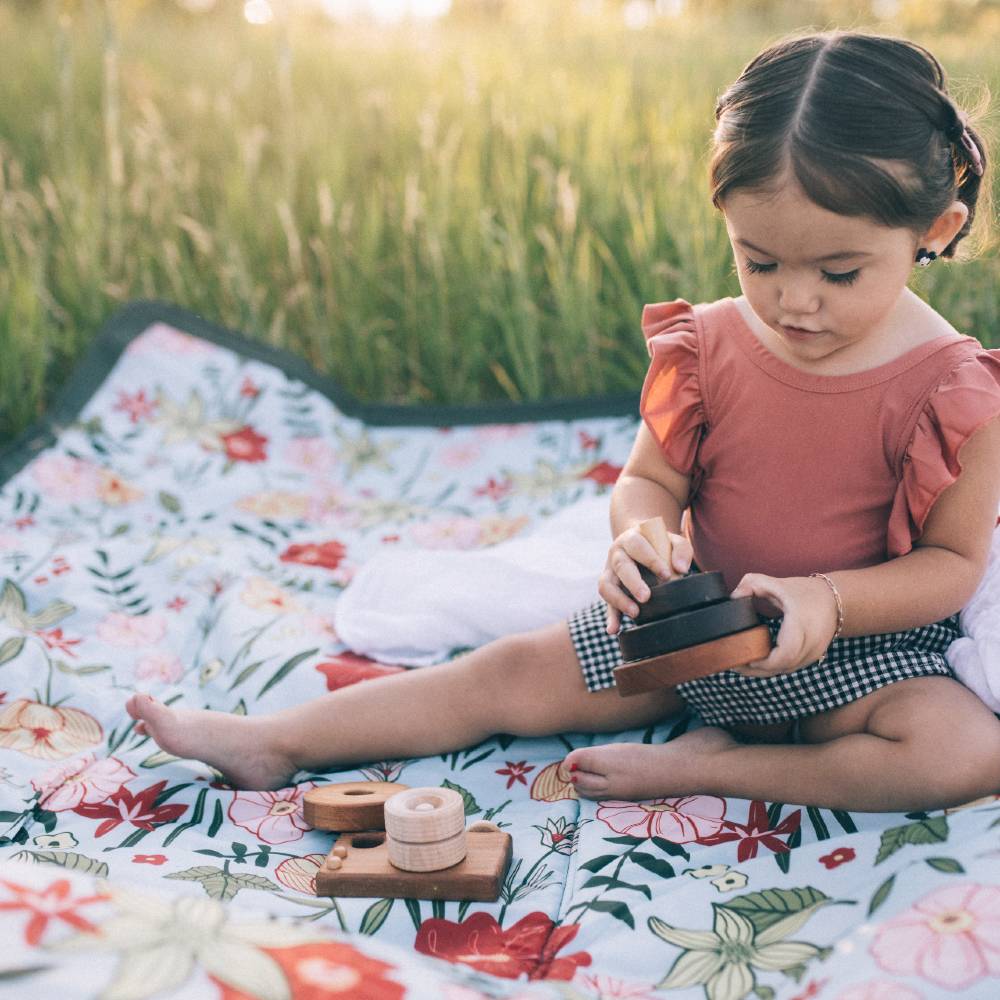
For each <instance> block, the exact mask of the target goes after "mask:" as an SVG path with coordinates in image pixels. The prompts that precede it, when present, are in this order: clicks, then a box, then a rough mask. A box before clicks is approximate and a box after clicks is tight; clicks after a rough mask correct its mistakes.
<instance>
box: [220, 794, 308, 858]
mask: <svg viewBox="0 0 1000 1000" xmlns="http://www.w3.org/2000/svg"><path fill="white" fill-rule="evenodd" d="M313 787H314V782H308V783H307V784H305V785H299V786H298V787H296V788H280V789H278V790H277V791H274V792H236V793H234V795H233V801H232V802H231V803H230V805H229V818H230V819H231V820H232V821H233V822H234V823H235V824H236V825H237V826H242V827H243V829H244V830H249V831H250V832H251V833H252V834H253V835H254V836H255V837H256V838H257V839H258V840H262V841H263V842H264V843H265V844H287V843H289V841H292V840H301V839H302V834H303V832H304V831H306V830H308V829H309V824H308V823H306V821H305V819H303V817H302V797H303V796H304V795H305V793H306V792H308V791H309V789H310V788H313Z"/></svg>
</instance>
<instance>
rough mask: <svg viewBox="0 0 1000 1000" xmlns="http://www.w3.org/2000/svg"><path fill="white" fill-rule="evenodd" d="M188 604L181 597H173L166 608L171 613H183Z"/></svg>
mask: <svg viewBox="0 0 1000 1000" xmlns="http://www.w3.org/2000/svg"><path fill="white" fill-rule="evenodd" d="M187 604H188V602H187V601H186V600H185V599H184V598H183V597H175V598H174V599H173V600H172V601H170V602H168V604H167V607H168V608H169V609H170V610H171V611H183V610H184V609H185V608H186V607H187Z"/></svg>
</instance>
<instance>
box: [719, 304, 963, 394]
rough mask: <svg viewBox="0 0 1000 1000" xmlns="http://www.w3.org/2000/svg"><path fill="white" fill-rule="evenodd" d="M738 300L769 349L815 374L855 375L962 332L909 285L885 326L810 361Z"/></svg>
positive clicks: (796, 365)
mask: <svg viewBox="0 0 1000 1000" xmlns="http://www.w3.org/2000/svg"><path fill="white" fill-rule="evenodd" d="M734 301H735V303H736V306H737V308H738V309H739V311H740V314H741V315H742V316H743V319H744V320H745V321H746V324H747V326H748V327H749V328H750V330H751V331H752V332H753V334H754V336H755V337H756V338H757V339H758V340H759V341H760V342H761V343H762V344H763V345H764V347H766V348H767V350H768V351H770V352H771V353H772V354H773V355H774V356H775V357H777V358H779V359H780V360H781V361H783V362H784V363H785V364H787V365H791V366H792V367H793V368H798V369H799V370H800V371H806V372H810V373H811V374H814V375H853V374H855V373H856V372H863V371H868V370H870V369H872V368H878V367H879V366H880V365H885V364H888V363H889V362H891V361H895V360H896V358H898V357H901V356H902V355H904V354H906V353H908V352H909V351H912V350H913V349H914V348H916V347H919V346H920V345H921V344H924V343H926V342H927V341H929V340H935V339H937V338H938V337H943V336H951V337H956V338H957V337H960V336H961V334H960V333H959V332H958V331H957V330H956V329H955V328H954V327H953V326H952V325H951V324H950V323H949V322H948V321H947V320H945V319H944V318H943V317H942V316H940V315H939V314H938V313H936V312H935V311H934V310H933V309H932V308H931V307H930V306H929V305H927V303H926V302H924V301H923V300H922V299H921V298H919V296H917V295H915V294H914V293H913V292H912V291H910V289H909V288H906V289H904V290H903V293H902V294H901V295H900V297H899V301H898V302H897V304H896V306H895V308H894V309H893V310H892V312H891V313H890V314H889V316H887V317H886V320H885V322H884V323H883V325H882V328H881V329H879V330H875V331H872V334H871V336H870V337H866V338H865V339H864V340H862V341H858V342H856V343H854V344H851V345H849V346H847V347H845V348H844V349H842V350H840V351H837V352H836V353H834V354H832V355H829V356H828V357H825V358H823V359H822V360H821V361H818V362H815V363H808V362H803V360H802V359H801V358H798V357H795V356H794V355H792V354H791V352H789V351H788V350H787V348H786V347H785V345H784V344H783V343H782V341H781V338H780V337H778V335H777V334H776V333H775V332H774V331H773V330H772V329H771V328H770V327H769V326H768V325H767V324H766V323H764V322H763V320H761V319H760V318H759V317H758V316H757V314H756V313H755V312H754V311H753V310H752V309H751V308H750V304H749V303H748V302H747V300H746V299H745V298H744V297H743V296H742V295H741V296H740V297H739V298H737V299H735V300H734Z"/></svg>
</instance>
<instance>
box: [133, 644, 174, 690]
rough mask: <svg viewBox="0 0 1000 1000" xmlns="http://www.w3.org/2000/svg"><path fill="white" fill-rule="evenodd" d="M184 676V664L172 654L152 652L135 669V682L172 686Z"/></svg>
mask: <svg viewBox="0 0 1000 1000" xmlns="http://www.w3.org/2000/svg"><path fill="white" fill-rule="evenodd" d="M183 676H184V664H183V663H181V661H180V659H179V658H178V657H177V656H175V655H174V654H173V653H167V652H164V651H162V650H154V651H153V652H152V653H147V654H146V655H145V656H144V657H143V658H142V659H141V660H140V661H139V664H138V666H137V667H136V668H135V677H136V680H140V681H153V682H156V683H160V684H174V683H176V682H177V681H179V680H180V679H181V678H182V677H183Z"/></svg>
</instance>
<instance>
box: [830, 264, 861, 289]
mask: <svg viewBox="0 0 1000 1000" xmlns="http://www.w3.org/2000/svg"><path fill="white" fill-rule="evenodd" d="M860 273H861V268H859V267H856V268H855V269H854V270H853V271H842V272H841V273H840V274H831V273H830V272H829V271H824V272H823V280H824V281H829V282H830V283H831V284H833V285H853V284H854V282H855V281H857V280H858V275H859V274H860Z"/></svg>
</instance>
